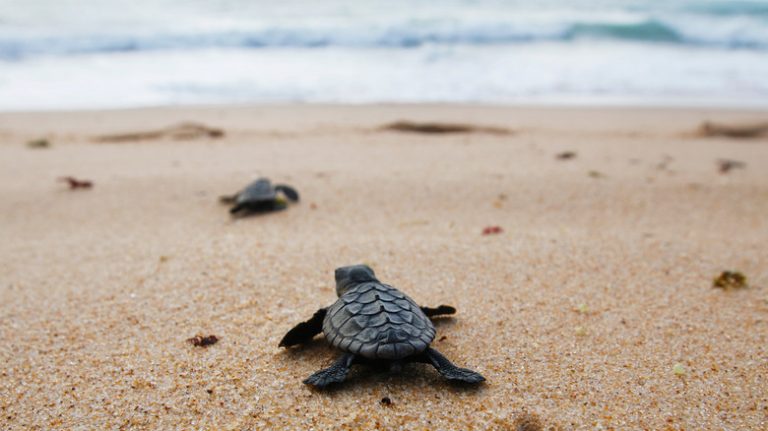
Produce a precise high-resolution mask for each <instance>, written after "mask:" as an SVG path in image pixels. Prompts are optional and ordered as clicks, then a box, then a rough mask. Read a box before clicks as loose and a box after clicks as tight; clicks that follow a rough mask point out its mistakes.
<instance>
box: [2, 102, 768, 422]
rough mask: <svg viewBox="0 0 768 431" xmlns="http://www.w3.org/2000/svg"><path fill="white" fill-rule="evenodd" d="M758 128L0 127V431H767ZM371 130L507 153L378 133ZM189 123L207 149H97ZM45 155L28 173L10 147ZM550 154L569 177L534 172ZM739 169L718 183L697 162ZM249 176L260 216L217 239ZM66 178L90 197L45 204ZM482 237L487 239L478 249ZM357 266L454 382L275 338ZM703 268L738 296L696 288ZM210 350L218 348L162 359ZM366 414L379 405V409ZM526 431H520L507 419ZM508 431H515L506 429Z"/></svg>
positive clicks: (210, 121) (159, 118)
mask: <svg viewBox="0 0 768 431" xmlns="http://www.w3.org/2000/svg"><path fill="white" fill-rule="evenodd" d="M767 118H768V112H759V111H733V110H732V111H718V110H708V109H651V108H647V109H640V108H633V109H629V108H593V109H590V108H582V109H576V108H544V107H540V108H511V107H492V106H472V105H410V106H396V105H381V106H375V105H366V106H323V105H286V106H262V107H234V106H232V107H208V108H164V109H161V108H153V109H133V110H121V111H86V112H71V113H70V112H61V113H58V112H54V113H17V114H13V113H5V114H0V238H2V240H0V270H1V271H0V274H2V277H1V278H0V337H2V339H3V343H2V346H0V364H3V365H2V366H1V367H0V429H3V430H92V429H104V430H107V429H109V430H113V429H114V430H143V429H147V430H150V429H152V430H155V429H164V430H165V429H195V430H252V429H297V430H298V429H300V430H309V429H314V430H328V429H387V430H388V429H393V430H395V429H402V430H412V429H413V430H415V429H419V430H422V429H425V430H485V429H498V430H514V429H523V428H521V427H520V426H519V425H520V424H521V418H523V417H524V416H525V415H529V416H528V417H529V418H531V417H535V418H537V420H538V421H539V422H540V424H541V427H540V429H555V430H765V429H768V347H766V346H768V247H767V246H766V244H768V217H766V214H768V138H766V137H758V138H755V139H732V138H727V137H714V138H712V137H710V138H704V137H697V136H695V135H694V133H693V132H694V131H695V130H696V129H697V128H698V127H699V125H700V124H701V123H702V122H703V121H705V120H712V121H719V122H723V123H732V124H742V123H750V122H755V121H765V120H766V119H767ZM397 120H409V121H428V122H448V123H456V122H459V123H465V124H471V125H477V126H483V127H493V128H503V129H508V130H509V133H486V132H483V131H479V132H477V133H455V134H439V135H438V134H418V133H405V132H398V131H390V130H382V129H381V126H382V125H385V124H388V123H391V122H393V121H397ZM181 122H195V123H200V124H204V125H207V126H210V127H215V128H219V129H221V130H223V131H224V136H223V137H221V138H210V137H202V138H199V139H173V138H168V137H162V136H161V137H159V138H152V139H146V140H141V141H128V142H109V143H105V142H96V141H95V138H96V137H98V136H102V135H106V134H122V133H135V132H137V131H147V130H157V129H161V128H164V127H168V126H171V125H174V124H178V123H181ZM41 138H45V139H47V140H48V141H49V142H50V146H49V147H48V148H30V147H29V146H27V145H26V143H27V142H28V141H30V140H34V139H41ZM563 152H572V153H573V157H571V158H564V159H563V158H558V157H557V155H558V154H561V153H563ZM721 159H729V160H735V161H741V162H744V163H745V166H743V167H738V168H735V169H732V170H730V171H729V172H726V173H722V172H720V170H719V168H718V161H719V160H721ZM259 175H263V176H268V177H270V178H272V179H273V180H274V181H278V182H285V183H288V184H291V185H293V186H294V187H295V188H296V189H298V190H299V192H300V193H301V196H302V200H301V202H300V203H299V204H297V205H294V206H291V207H290V208H289V209H288V210H287V211H283V212H279V213H274V214H268V215H260V216H254V217H248V218H242V219H236V220H235V219H231V218H230V217H229V214H228V213H227V207H226V206H222V205H221V204H220V203H219V202H218V197H219V196H220V195H223V194H229V193H232V192H235V191H237V190H238V189H239V188H241V187H242V186H244V185H245V184H247V183H248V182H249V181H251V180H252V179H254V178H256V177H257V176H259ZM62 176H74V177H77V178H81V179H87V180H90V181H92V182H93V184H94V185H93V188H91V189H84V190H69V189H68V188H67V186H66V184H64V183H61V182H57V178H59V177H62ZM488 226H500V227H501V228H502V230H503V231H502V232H501V233H499V234H496V235H482V231H483V229H484V228H485V227H488ZM360 262H366V263H368V264H369V265H371V266H372V267H373V268H374V269H375V270H376V272H377V275H378V276H379V277H380V279H381V280H382V281H383V282H386V283H389V284H392V285H394V286H396V287H398V288H400V289H401V290H403V291H404V292H406V293H407V294H409V295H410V296H411V297H412V298H413V299H414V300H416V301H417V302H419V303H420V304H422V305H426V306H437V305H439V304H450V305H453V306H455V307H456V308H457V309H458V313H457V314H456V315H455V316H454V317H453V318H449V319H441V320H440V321H438V322H437V323H436V327H437V339H436V340H435V342H434V344H433V345H434V347H436V348H437V349H439V350H440V351H441V352H443V353H444V354H445V355H446V356H448V357H449V358H451V359H452V360H453V361H454V362H455V363H456V364H458V365H461V366H466V367H469V368H472V369H475V370H477V371H479V372H481V373H482V374H483V375H484V376H485V377H486V378H487V382H486V383H485V384H484V385H483V386H481V387H479V388H477V389H469V388H462V387H458V386H455V385H451V384H448V383H446V382H445V381H444V380H443V379H442V378H441V377H440V376H439V375H438V374H437V373H436V372H435V370H434V369H432V368H431V367H427V366H425V365H409V366H408V367H406V368H405V369H404V370H403V372H402V373H401V374H399V375H391V374H387V373H382V372H379V371H376V370H371V369H368V368H364V367H356V368H354V369H353V372H352V373H351V374H350V376H349V379H348V381H347V382H345V383H344V384H342V385H341V386H339V387H337V388H335V389H333V390H330V391H326V392H318V391H314V390H311V389H309V388H308V387H307V386H305V385H304V384H302V383H301V381H302V379H304V378H305V377H307V376H308V375H309V374H311V373H312V372H314V371H316V370H318V369H320V368H322V367H326V366H328V365H329V364H330V363H331V362H332V361H333V360H334V359H335V358H336V357H337V355H338V352H337V351H335V350H333V349H331V348H330V347H328V345H327V343H326V342H325V340H324V339H322V338H321V337H318V338H316V339H315V341H314V342H312V343H311V344H309V345H307V346H304V347H302V348H293V349H290V350H286V349H281V348H278V347H277V344H278V342H279V340H280V339H281V337H282V336H283V335H284V334H285V332H286V331H288V330H289V329H290V328H291V327H292V326H293V325H295V324H296V323H298V322H300V321H302V320H305V319H307V318H309V317H310V316H311V315H312V313H313V312H314V311H315V310H317V309H318V308H320V307H323V306H327V305H329V304H331V303H332V302H333V301H334V300H335V299H336V297H335V290H334V285H333V271H334V269H335V268H336V267H339V266H342V265H347V264H352V263H360ZM724 270H737V271H740V272H742V273H743V274H744V275H746V276H747V278H748V284H749V287H747V288H744V289H731V290H724V289H717V288H713V286H712V281H713V278H715V277H716V276H717V275H718V274H720V273H721V272H722V271H724ZM210 334H214V335H216V336H217V337H218V338H219V341H218V343H216V344H214V345H212V346H209V347H206V348H203V347H195V346H192V345H191V344H190V343H188V342H187V339H189V338H190V337H193V336H195V335H210ZM385 397H387V398H389V399H390V400H391V405H386V404H384V403H382V402H381V400H382V399H383V398H385ZM531 421H532V422H535V421H536V420H533V419H529V422H531ZM525 429H538V428H536V427H535V426H531V427H529V428H525Z"/></svg>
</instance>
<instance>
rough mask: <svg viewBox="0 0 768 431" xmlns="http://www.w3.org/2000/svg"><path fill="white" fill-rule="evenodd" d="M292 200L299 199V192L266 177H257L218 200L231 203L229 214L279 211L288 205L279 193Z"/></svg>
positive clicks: (296, 200)
mask: <svg viewBox="0 0 768 431" xmlns="http://www.w3.org/2000/svg"><path fill="white" fill-rule="evenodd" d="M278 193H279V194H281V195H282V196H285V197H286V198H288V200H290V201H293V202H298V201H299V193H298V192H297V191H296V190H295V189H294V188H293V187H291V186H288V185H285V184H276V185H275V186H274V187H273V186H272V182H270V181H269V179H268V178H259V179H258V180H256V181H254V182H252V183H250V184H248V186H246V187H245V188H244V189H243V190H241V191H239V192H237V193H235V194H234V195H231V196H222V197H221V198H219V200H220V201H221V202H222V203H225V204H232V205H233V206H232V208H231V209H230V210H229V212H230V214H233V215H237V214H238V213H253V212H269V211H280V210H283V209H285V208H287V207H288V202H287V201H286V200H285V199H284V198H283V197H282V196H280V195H278Z"/></svg>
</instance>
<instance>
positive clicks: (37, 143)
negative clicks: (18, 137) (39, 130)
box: [27, 138, 51, 150]
mask: <svg viewBox="0 0 768 431" xmlns="http://www.w3.org/2000/svg"><path fill="white" fill-rule="evenodd" d="M27 148H33V149H36V150H37V149H41V148H51V141H49V140H47V139H45V138H41V139H33V140H31V141H27Z"/></svg>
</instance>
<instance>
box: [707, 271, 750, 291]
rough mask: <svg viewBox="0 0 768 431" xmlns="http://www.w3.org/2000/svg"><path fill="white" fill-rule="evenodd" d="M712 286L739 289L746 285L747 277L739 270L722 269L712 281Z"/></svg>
mask: <svg viewBox="0 0 768 431" xmlns="http://www.w3.org/2000/svg"><path fill="white" fill-rule="evenodd" d="M712 287H717V288H719V289H726V290H727V289H741V288H744V287H747V277H746V276H745V275H744V274H742V273H740V272H739V271H723V272H721V273H720V275H718V276H717V277H716V278H715V279H714V280H713V281H712Z"/></svg>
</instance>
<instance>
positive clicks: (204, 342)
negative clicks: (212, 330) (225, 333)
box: [187, 335, 219, 347]
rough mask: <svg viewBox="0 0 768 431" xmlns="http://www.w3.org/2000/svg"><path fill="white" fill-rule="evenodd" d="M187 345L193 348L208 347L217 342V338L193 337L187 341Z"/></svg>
mask: <svg viewBox="0 0 768 431" xmlns="http://www.w3.org/2000/svg"><path fill="white" fill-rule="evenodd" d="M187 342H188V343H191V344H192V345H193V346H195V347H208V346H211V345H213V344H216V343H218V342H219V337H217V336H215V335H209V336H207V337H204V336H202V335H195V336H194V337H192V338H188V339H187Z"/></svg>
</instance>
